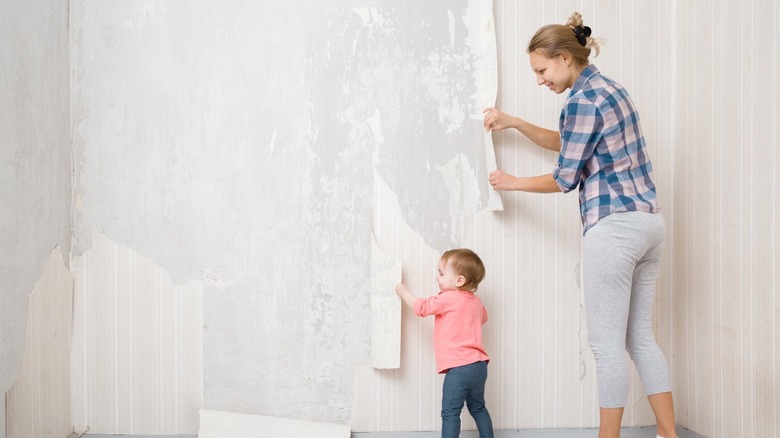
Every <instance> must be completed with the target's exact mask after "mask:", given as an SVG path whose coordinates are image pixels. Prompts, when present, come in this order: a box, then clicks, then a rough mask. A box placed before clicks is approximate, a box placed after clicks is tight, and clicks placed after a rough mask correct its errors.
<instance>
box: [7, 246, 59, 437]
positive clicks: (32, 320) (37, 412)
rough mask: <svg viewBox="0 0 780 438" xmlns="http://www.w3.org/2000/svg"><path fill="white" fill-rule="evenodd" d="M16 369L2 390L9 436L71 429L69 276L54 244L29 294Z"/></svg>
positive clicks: (56, 433) (43, 434)
mask: <svg viewBox="0 0 780 438" xmlns="http://www.w3.org/2000/svg"><path fill="white" fill-rule="evenodd" d="M27 312H28V317H27V335H26V337H25V340H26V342H25V347H24V355H23V357H22V363H21V367H20V371H19V374H18V376H17V378H16V381H15V383H14V385H13V387H12V388H11V389H10V390H8V392H6V393H5V400H6V411H5V415H6V416H7V426H6V429H5V433H6V436H7V437H8V438H52V437H65V436H68V435H69V434H70V433H71V431H72V423H71V403H70V345H71V344H70V333H71V324H72V316H73V276H72V275H71V273H70V272H69V271H68V269H67V268H66V267H65V264H64V263H63V259H62V252H61V251H60V249H59V248H56V249H55V250H54V251H52V252H51V255H50V256H49V260H48V261H47V262H46V265H45V266H44V268H43V271H42V272H41V276H40V279H39V280H38V282H37V283H36V284H35V287H34V288H33V290H32V292H31V293H30V296H29V302H28V306H27Z"/></svg>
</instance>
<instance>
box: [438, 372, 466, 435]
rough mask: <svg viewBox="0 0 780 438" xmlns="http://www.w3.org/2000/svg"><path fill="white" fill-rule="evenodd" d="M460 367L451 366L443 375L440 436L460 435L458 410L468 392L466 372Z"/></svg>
mask: <svg viewBox="0 0 780 438" xmlns="http://www.w3.org/2000/svg"><path fill="white" fill-rule="evenodd" d="M462 368H463V367H456V368H451V369H450V370H449V371H447V374H445V376H444V386H443V387H442V397H441V437H442V438H458V436H459V435H460V412H461V411H462V410H463V403H464V402H465V401H466V395H467V394H468V389H467V381H468V378H467V373H466V372H464V370H463V369H462Z"/></svg>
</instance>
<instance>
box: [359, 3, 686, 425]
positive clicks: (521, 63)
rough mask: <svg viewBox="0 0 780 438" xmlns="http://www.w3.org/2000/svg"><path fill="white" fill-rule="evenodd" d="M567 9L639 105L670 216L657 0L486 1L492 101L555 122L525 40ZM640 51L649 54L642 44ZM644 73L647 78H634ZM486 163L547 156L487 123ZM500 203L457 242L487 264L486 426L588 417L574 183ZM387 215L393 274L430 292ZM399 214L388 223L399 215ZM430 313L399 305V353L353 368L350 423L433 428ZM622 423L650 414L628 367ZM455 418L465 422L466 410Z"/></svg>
mask: <svg viewBox="0 0 780 438" xmlns="http://www.w3.org/2000/svg"><path fill="white" fill-rule="evenodd" d="M575 9H576V10H579V11H580V12H581V13H582V14H583V16H584V17H585V20H586V22H587V23H588V24H589V25H590V26H591V27H592V28H593V30H594V35H595V36H598V37H601V38H604V39H606V40H607V42H606V45H605V47H604V50H603V51H602V53H601V55H600V56H599V57H598V58H594V59H593V62H594V63H595V64H596V65H597V66H598V67H599V68H600V69H601V70H602V71H603V72H604V73H605V74H607V75H609V76H612V77H613V78H615V79H617V80H618V81H620V82H622V83H623V84H624V85H625V86H626V88H627V89H628V90H629V92H630V93H631V95H632V98H633V99H634V100H635V102H636V104H637V106H638V107H639V108H640V114H641V117H642V122H643V124H642V127H643V130H644V132H645V135H646V137H647V142H648V145H649V147H650V156H651V158H652V159H653V163H654V165H655V169H656V170H655V172H656V178H657V181H658V184H659V197H660V202H661V207H662V209H663V210H664V211H665V212H666V217H665V218H666V220H667V224H668V225H670V224H671V218H672V216H671V211H670V209H671V206H672V186H671V184H670V180H671V177H672V174H673V167H672V166H673V160H672V156H673V152H674V151H673V149H672V145H671V138H672V137H671V135H672V134H671V132H669V130H668V128H667V127H668V126H669V122H670V117H671V115H670V112H669V110H668V109H667V108H668V107H669V106H670V105H671V102H672V89H671V88H670V87H668V86H667V85H666V84H669V83H670V82H671V80H672V72H671V71H670V70H669V69H668V64H669V62H670V58H671V52H670V51H668V50H664V48H668V47H669V46H670V41H671V37H670V32H671V30H672V28H671V23H672V21H671V15H672V10H671V7H670V4H669V2H659V3H656V2H652V3H651V2H639V3H635V2H631V3H626V2H617V1H602V2H598V3H597V4H593V5H582V4H579V3H577V4H574V3H573V2H566V1H557V2H514V1H496V2H494V15H495V27H496V33H497V46H498V54H497V62H498V79H499V81H498V99H497V106H498V107H499V108H501V109H502V110H504V111H506V112H508V113H510V114H515V115H519V116H521V117H524V118H525V119H526V120H529V121H531V122H532V123H536V124H539V125H541V126H545V127H549V128H551V129H556V127H557V124H558V117H559V114H560V108H561V105H562V103H563V99H564V97H565V96H556V95H554V94H553V93H550V92H549V91H548V90H546V89H544V88H540V87H538V86H537V85H536V79H535V77H534V75H533V72H532V71H531V68H530V65H529V64H528V58H527V55H525V48H526V44H527V42H528V40H529V39H530V38H531V36H532V35H533V32H534V31H535V30H536V29H537V28H538V27H540V26H541V25H544V24H548V23H553V22H562V21H565V19H566V18H567V17H568V15H569V14H570V13H571V12H572V11H573V10H575ZM648 54H650V56H648ZM648 77H650V78H652V80H646V78H648ZM493 138H494V141H495V143H496V154H497V161H498V165H499V168H502V169H503V170H505V171H507V172H509V173H512V174H515V175H540V174H543V173H548V172H550V171H551V170H552V168H553V166H554V163H555V158H556V156H555V154H552V153H550V152H546V151H543V150H541V149H540V148H538V147H536V146H534V145H533V144H531V143H530V142H529V141H528V140H526V139H525V138H523V137H522V136H521V135H518V134H517V133H516V132H500V133H495V134H493ZM501 196H502V200H503V204H504V211H502V212H493V211H482V212H480V213H477V214H476V215H474V216H472V217H470V218H469V220H468V224H467V225H466V227H465V231H464V233H463V235H462V237H461V239H460V240H459V242H458V243H459V244H460V245H463V246H468V247H471V248H473V249H475V250H476V251H477V252H478V253H479V254H480V255H481V256H482V258H483V260H484V261H485V264H486V267H487V276H486V279H485V281H484V282H483V284H482V285H481V286H480V291H479V294H480V296H481V297H482V299H483V301H484V302H485V305H486V307H487V308H488V310H489V313H490V314H491V319H490V321H489V322H488V323H487V324H486V326H485V338H486V348H487V350H488V352H489V353H490V355H491V358H492V361H491V365H490V377H489V379H488V387H487V404H488V407H489V409H490V410H491V416H492V418H493V423H494V426H495V427H497V428H500V429H516V428H529V429H536V428H581V427H595V426H597V424H598V404H597V403H598V402H597V392H596V387H595V374H594V371H595V369H594V364H593V358H592V354H591V353H590V349H589V347H588V344H587V324H586V321H585V319H584V308H583V306H582V301H581V296H580V291H579V287H578V284H577V275H576V272H577V271H576V269H577V266H578V263H579V257H580V236H581V225H580V220H579V214H578V204H577V195H576V193H570V194H567V195H562V194H556V195H538V194H523V193H503V194H502V195H501ZM392 217H393V218H392V219H388V220H387V224H388V225H387V226H389V227H392V229H393V232H392V234H394V237H392V238H389V239H387V240H386V241H385V242H382V241H380V245H381V244H384V245H385V247H386V248H388V251H390V252H392V253H393V254H395V255H396V256H397V257H398V258H400V259H402V260H404V268H405V270H404V275H405V279H406V280H408V281H409V282H410V285H411V288H412V290H413V291H414V292H415V293H417V294H420V295H423V294H425V295H427V294H430V293H432V292H433V287H434V283H433V276H434V273H435V269H436V262H437V252H436V251H435V250H432V249H431V248H429V247H427V246H425V244H424V241H423V239H421V238H420V237H419V236H416V235H415V234H414V233H413V231H412V230H409V229H408V227H405V226H404V225H403V222H402V219H401V217H400V214H399V213H398V212H396V213H395V215H394V216H392ZM399 222H401V224H400V225H399V224H398V223H399ZM670 248H671V245H667V249H666V254H665V257H664V274H663V275H662V277H661V279H660V281H659V289H658V300H657V302H658V304H657V309H656V312H655V327H656V333H657V334H658V338H659V342H660V344H661V346H662V349H663V350H664V352H665V354H666V356H667V359H668V361H670V362H671V361H672V360H673V358H672V355H671V348H672V345H673V344H672V340H673V337H672V333H671V330H672V309H671V304H670V302H671V297H672V289H671V284H670V277H669V270H670V266H671V257H670V256H669V255H670ZM431 334H432V321H430V320H420V319H419V318H417V317H416V316H414V315H413V314H410V312H405V314H404V325H403V343H402V348H403V350H402V363H401V368H400V369H399V370H396V371H385V370H371V369H368V368H365V369H361V370H359V372H358V375H357V377H356V379H357V382H356V395H355V397H356V402H355V409H356V410H355V412H354V414H353V418H352V425H353V430H356V431H370V430H436V429H438V428H439V427H440V421H441V420H440V418H439V412H440V403H441V384H442V381H443V378H442V377H441V376H438V375H436V374H435V368H434V359H433V352H432V351H431V342H432V340H431ZM631 375H632V380H631V383H630V388H629V405H628V406H627V408H626V413H625V416H624V424H625V425H627V426H635V425H649V424H653V423H654V419H653V416H652V413H651V411H650V408H649V405H648V403H647V401H646V398H645V395H644V392H643V390H642V387H641V384H639V381H638V378H637V377H636V375H635V372H633V368H632V374H631ZM464 427H470V428H473V422H472V420H471V418H470V417H468V415H465V416H464Z"/></svg>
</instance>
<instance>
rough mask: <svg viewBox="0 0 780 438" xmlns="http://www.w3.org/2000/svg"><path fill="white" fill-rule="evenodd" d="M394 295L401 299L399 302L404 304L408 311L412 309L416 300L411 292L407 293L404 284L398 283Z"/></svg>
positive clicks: (407, 290) (407, 289)
mask: <svg viewBox="0 0 780 438" xmlns="http://www.w3.org/2000/svg"><path fill="white" fill-rule="evenodd" d="M395 293H396V294H398V296H399V297H401V301H403V302H404V304H406V305H407V306H408V307H409V308H410V309H414V302H415V300H416V298H415V297H414V295H412V293H411V292H409V288H407V287H406V285H405V284H403V283H398V286H396V287H395Z"/></svg>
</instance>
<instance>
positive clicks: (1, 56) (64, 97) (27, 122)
mask: <svg viewBox="0 0 780 438" xmlns="http://www.w3.org/2000/svg"><path fill="white" fill-rule="evenodd" d="M67 22H68V9H67V2H65V3H63V2H52V1H46V0H31V1H28V2H3V3H2V4H0V29H2V32H3V41H2V44H0V78H2V80H1V81H0V105H2V113H3V116H2V117H0V230H1V231H0V285H2V290H0V390H2V393H3V394H4V393H5V391H6V390H8V389H9V388H10V387H11V385H13V383H14V381H15V380H16V375H17V372H18V369H19V366H20V365H21V361H22V352H23V350H24V337H25V329H26V320H27V298H28V295H29V294H30V292H32V290H33V287H34V285H35V282H36V281H37V280H38V279H39V278H40V276H41V271H42V269H43V267H44V265H45V264H46V261H47V260H48V258H49V256H50V255H51V252H52V249H54V248H55V247H56V246H58V245H59V246H60V248H61V249H62V251H63V253H65V254H67V253H68V251H69V249H70V236H69V235H70V193H71V185H70V179H71V158H70V157H71V155H70V145H69V128H68V127H69V122H70V120H69V111H70V108H69V103H70V100H69V86H68V78H69V71H68V31H67ZM64 262H65V264H66V265H67V263H68V260H67V257H65V258H64ZM4 412H5V397H4V396H0V413H4ZM4 436H5V415H0V437H4Z"/></svg>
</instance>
